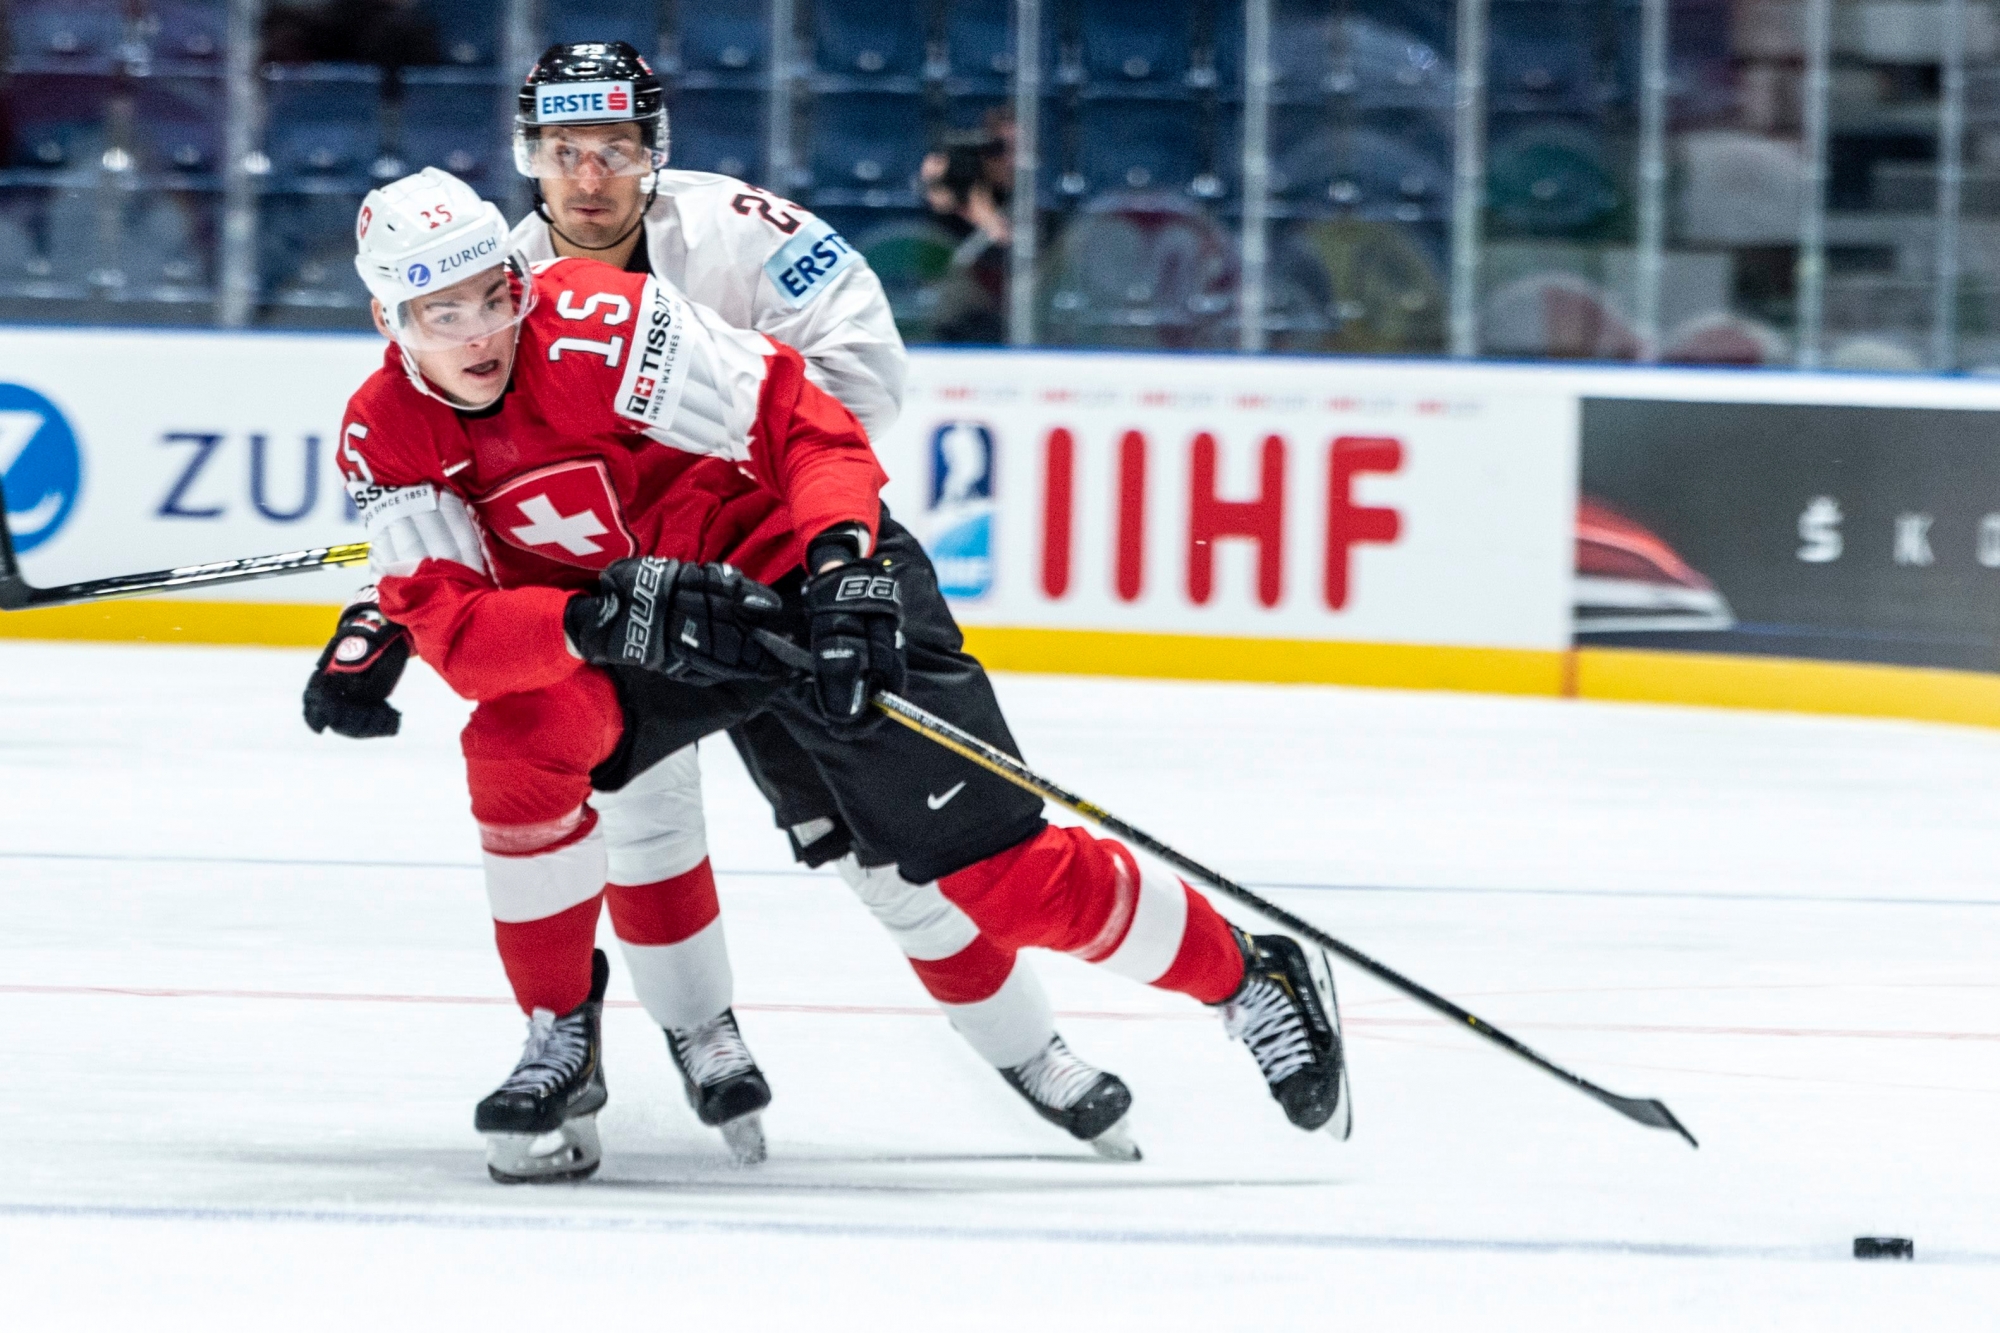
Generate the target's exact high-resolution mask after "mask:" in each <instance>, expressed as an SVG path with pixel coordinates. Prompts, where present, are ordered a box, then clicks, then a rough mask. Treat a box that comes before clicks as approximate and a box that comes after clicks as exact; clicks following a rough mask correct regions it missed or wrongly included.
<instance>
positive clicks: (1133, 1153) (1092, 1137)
mask: <svg viewBox="0 0 2000 1333" xmlns="http://www.w3.org/2000/svg"><path fill="white" fill-rule="evenodd" d="M1000 1077H1001V1078H1004V1079H1006V1080H1007V1085H1008V1086H1009V1087H1011V1088H1013V1089H1014V1091H1016V1092H1018V1093H1020V1094H1021V1095H1022V1096H1023V1097H1025V1098H1027V1099H1028V1105H1030V1106H1032V1107H1034V1108H1035V1114H1037V1115H1039V1116H1041V1117H1042V1119H1044V1120H1046V1121H1048V1122H1049V1123H1050V1124H1052V1125H1055V1126H1056V1127H1058V1128H1059V1129H1062V1130H1063V1131H1065V1132H1066V1133H1068V1134H1069V1135H1070V1136H1071V1137H1073V1138H1077V1139H1081V1140H1083V1141H1084V1142H1085V1143H1088V1144H1089V1145H1090V1146H1091V1149H1092V1151H1094V1152H1096V1153H1097V1155H1098V1156H1100V1157H1109V1158H1110V1159H1111V1160H1113V1161H1115V1162H1136V1161H1138V1160H1139V1145H1138V1144H1136V1143H1134V1142H1133V1141H1132V1134H1131V1130H1130V1129H1129V1128H1128V1127H1127V1125H1126V1123H1125V1113H1126V1112H1127V1111H1129V1110H1130V1109H1132V1092H1131V1090H1130V1089H1129V1088H1127V1087H1126V1086H1125V1083H1124V1080H1122V1079H1120V1078H1119V1077H1118V1075H1116V1074H1109V1073H1106V1072H1105V1071H1104V1070H1102V1069H1099V1068H1097V1067H1096V1066H1095V1065H1092V1064H1090V1063H1088V1062H1087V1061H1084V1060H1080V1059H1078V1058H1077V1057H1076V1056H1074V1055H1072V1054H1071V1053H1070V1049H1069V1047H1068V1046H1065V1045H1064V1044H1063V1039H1062V1038H1061V1037H1050V1038H1049V1044H1048V1045H1047V1046H1044V1047H1043V1048H1042V1049H1041V1051H1040V1053H1038V1054H1037V1055H1036V1056H1035V1058H1034V1059H1032V1060H1030V1061H1028V1062H1027V1063H1026V1064H1021V1065H1015V1066H1014V1067H1013V1068H1012V1069H1003V1070H1001V1071H1000Z"/></svg>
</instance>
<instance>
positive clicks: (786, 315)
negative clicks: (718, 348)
mask: <svg viewBox="0 0 2000 1333" xmlns="http://www.w3.org/2000/svg"><path fill="white" fill-rule="evenodd" d="M645 227H646V254H647V259H648V261H649V263H650V265H651V267H652V271H653V273H654V274H655V275H656V276H658V277H659V278H661V279H663V280H664V281H665V282H667V283H669V284H671V285H672V286H673V287H675V288H677V289H679V291H680V292H681V293H682V294H683V295H685V296H686V297H687V299H689V300H690V301H693V302H694V303H695V304H696V305H698V306H706V307H707V308H708V309H709V310H711V311H713V312H714V313H715V314H716V315H718V316H720V317H721V319H722V320H723V321H724V322H726V323H728V324H732V325H734V326H735V327H737V328H740V329H755V330H757V331H758V332H760V333H765V334H768V335H770V336H771V337H772V338H775V339H777V340H778V341H780V342H783V343H786V344H789V345H790V346H792V347H795V348H797V349H798V351H799V354H800V355H801V356H803V357H804V358H805V361H806V374H807V376H808V378H810V379H811V380H812V381H813V382H814V383H815V384H817V385H819V387H821V388H822V389H825V390H826V391H827V392H828V393H831V394H832V395H833V396H834V397H836V398H838V399H839V400H840V401H841V402H842V403H843V404H844V405H845V406H846V407H847V409H848V410H849V411H851V412H853V413H854V415H855V416H856V417H858V418H859V419H860V420H861V424H862V425H863V426H864V427H865V428H867V430H868V432H869V434H870V436H871V437H872V436H878V435H879V434H880V432H882V431H884V430H886V429H888V427H889V426H890V425H891V424H892V423H893V422H894V421H895V419H896V415H897V412H898V411H899V410H900V408H901V405H902V397H903V377H904V373H905V370H906V366H907V362H908V356H907V354H906V353H905V352H904V350H903V340H902V338H901V336H900V335H899V334H898V333H897V331H896V321H895V317H894V315H893V314H892V313H891V312H890V310H889V299H888V295H887V293H885V292H884V291H883V290H882V283H881V281H880V280H879V279H878V278H877V277H876V276H875V274H874V271H873V270H871V269H870V268H869V267H868V264H867V261H866V260H864V259H862V258H861V256H860V254H859V253H858V252H857V251H856V250H855V249H854V248H853V246H851V245H850V244H849V243H848V241H847V239H846V238H845V237H843V236H842V235H841V234H840V233H839V232H838V231H836V230H835V229H834V228H833V227H832V226H830V225H829V224H828V223H827V222H826V221H825V220H824V219H822V218H820V217H818V216H816V215H815V214H813V213H812V212H810V211H808V210H806V209H803V208H800V207H798V206H797V205H795V204H792V203H789V202H788V201H786V200H783V199H780V198H778V197H777V196H775V195H772V194H768V193H766V192H764V191H762V190H759V189H757V188H755V187H754V186H751V185H749V184H747V183H746V182H744V181H740V180H737V179H736V178H735V177H733V176H720V175H716V174H714V173H712V172H706V171H663V172H661V173H660V179H659V196H658V198H656V199H655V200H654V201H653V206H652V208H651V209H649V210H648V211H647V214H646V220H645ZM514 242H515V244H516V246H518V247H519V248H520V249H521V251H522V252H523V253H524V254H525V255H526V256H527V258H529V259H530V260H538V259H546V258H549V257H550V256H552V255H554V254H555V248H554V244H553V241H552V240H551V238H550V235H549V224H548V223H547V222H546V221H545V220H544V219H543V218H542V217H541V216H540V215H539V214H530V215H529V216H528V217H527V218H525V219H523V220H522V222H521V224H520V225H519V226H518V227H516V228H515V229H514Z"/></svg>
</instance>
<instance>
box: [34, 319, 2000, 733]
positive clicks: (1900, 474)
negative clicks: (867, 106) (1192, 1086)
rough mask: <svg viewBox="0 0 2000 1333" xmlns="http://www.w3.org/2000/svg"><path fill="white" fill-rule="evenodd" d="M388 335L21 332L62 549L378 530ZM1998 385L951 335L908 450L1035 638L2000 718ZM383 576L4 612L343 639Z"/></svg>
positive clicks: (945, 566)
mask: <svg viewBox="0 0 2000 1333" xmlns="http://www.w3.org/2000/svg"><path fill="white" fill-rule="evenodd" d="M382 347H383V344H382V343H381V342H379V341H378V340H376V339H374V338H362V337H353V336H347V335H275V334H267V335H258V334H247V335H246V334H234V335H232V334H219V333H200V332H159V331H118V330H40V329H36V330H27V329H11V330H0V471H4V474H5V478H6V487H7V505H8V510H9V523H10V527H11V528H12V530H13V532H14V534H15V540H16V544H17V547H18V548H19V549H20V551H21V563H22V565H23V568H24V570H25V572H26V573H27V575H28V577H29V578H30V579H31V580H32V581H33V582H35V583H37V584H51V583H58V582H67V581H72V580H77V579H84V578H92V577H99V576H103V575H109V574H117V573H128V572H133V571H137V570H142V569H154V568H161V567H166V566H173V565H181V564H188V563H194V562H198V561H203V560H213V559H223V558H229V557H236V556H245V555H253V554H265V553H270V552H276V551H282V550H292V549H298V548H303V547H310V546H318V545H324V544H328V543H332V542H339V541H352V540H356V539H358V538H359V537H360V536H361V535H362V533H361V528H360V525H359V523H358V522H357V521H356V519H355V517H354V514H353V511H352V508H351V506H349V505H348V503H347V501H346V497H345V495H344V494H343V492H342V490H341V488H340V480H339V475H338V473H337V471H336V470H335V467H334V462H333V449H334V446H335V443H336V440H337V435H338V430H339V422H340V414H341V410H342V407H343V405H344V403H345V401H346V398H347V395H348V394H349V393H350V392H351V391H352V389H353V388H354V387H355V386H356V385H358V384H359V382H360V381H361V380H362V379H363V378H365V376H366V375H367V374H368V373H370V372H371V371H372V370H373V369H374V368H375V367H376V366H378V365H380V364H381V363H382V362H381V358H382ZM1997 409H2000V385H1989V384H1985V383H1982V382H1978V381H1966V380H1937V379H1918V378H1905V377H1879V376H1833V375H1793V374H1778V373H1769V372H1690V371H1646V370H1637V369H1630V368H1600V367H1583V368H1567V367H1546V366H1509V365H1497V364H1486V363H1482V364H1476V365H1460V364H1452V363H1447V362H1439V361H1373V360H1353V359H1341V360H1334V359H1319V358H1275V357H1274V358H1241V357H1224V356H1166V355H1139V354H1108V353H1056V352H1045V351H1044V352H1020V353H1015V352H1006V351H992V350H982V351H944V350H935V349H924V350H919V351H917V352H914V353H913V354H912V356H911V366H910V378H909V383H908V386H907V393H906V397H905V403H904V410H903V413H902V416H901V419H900V420H899V421H898V423H897V425H896V426H895V427H894V428H893V430H891V431H890V432H888V433H887V434H886V435H885V437H884V438H883V439H880V440H878V441H876V447H877V450H878V452H879V454H880V455H881V457H882V461H883V464H884V466H885V468H886V470H887V471H888V473H889V474H890V478H891V481H890V485H889V488H888V490H887V492H886V499H887V501H888V503H889V505H890V507H891V509H892V510H893V512H894V513H895V514H896V515H897V516H898V517H899V518H900V519H901V520H902V521H903V522H904V523H906V524H907V525H909V526H910V527H912V528H913V529H915V530H916V531H917V533H918V535H919V536H920V537H922V538H923V540H924V542H925V544H926V546H927V548H928V549H929V550H930V551H931V554H932V557H933V560H934V562H935V564H936V566H937V569H938V572H939V578H940V582H941V583H942V584H943V585H944V588H945V591H946V593H947V595H949V596H950V597H951V598H952V600H953V603H954V605H955V608H956V610H957V613H958V615H959V618H960V619H961V621H962V622H963V623H964V624H965V625H966V626H967V628H968V633H969V637H970V638H971V641H972V642H973V644H974V646H975V648H976V649H977V650H979V651H980V652H981V653H982V654H983V655H984V656H985V657H986V658H987V659H988V660H989V661H990V662H992V663H993V664H994V665H996V666H999V667H1004V668H1009V669H1016V670H1047V671H1067V672H1078V673H1086V674H1108V675H1127V676H1177V677H1183V678H1212V679H1240V680H1274V681H1324V682H1344V683H1359V684H1377V685H1395V686H1405V687H1438V688H1458V689H1477V690H1491V691H1501V692H1510V693H1527V694H1549V695H1557V694H1573V695H1590V696H1597V697H1614V698H1652V699H1677V700H1685V701H1689V702H1701V703H1717V704H1737V705H1747V706H1753V707H1781V708H1798V709H1806V710H1812V711H1840V712H1868V713H1889V714H1896V715H1902V716H1916V717H1936V718H1945V719H1951V720H1961V721H1981V722H1989V723H2000V680H1996V679H1995V678H1994V677H1992V676H1989V675H1987V674H1986V673H1985V668H1988V667H1989V666H1995V665H2000V652H1996V651H1995V650H1994V645H1995V644H1996V643H2000V597H1995V596H1994V588H1995V586H1996V581H2000V448H1995V447H1994V446H1995V444H1996V443H2000V439H1996V437H1995V432H1994V430H1993V429H1992V427H1993V426H1994V425H2000V418H1995V417H1993V416H1991V415H1990V414H1991V413H1993V412H1994V411H1995V410H1997ZM1580 501H1582V504H1581V507H1580V504H1579V502H1580ZM1607 515H1608V517H1607ZM361 581H362V580H361V579H360V578H358V577H356V576H355V575H353V574H350V573H342V572H330V573H321V574H314V575H306V576H298V577H293V578H288V579H281V580H273V581H269V582H265V583H260V584H251V585H243V586H239V587H236V588H231V589H225V590H218V591H217V592H216V593H213V594H211V595H209V596H207V597H204V598H201V599H199V600H194V599H186V600H175V601H163V600H154V601H146V602H130V603H122V604H114V605H105V606H98V607H89V608H78V609H71V610H60V611H50V612H40V613H33V614H17V615H9V616H6V617H0V635H15V636H25V637H52V638H70V637H73V638H124V639H130V638H146V639H182V640H187V641H198V642H236V643H288V644H313V643H317V642H319V641H321V640H322V639H323V637H324V634H325V632H326V629H327V627H328V625H329V623H330V620H331V610H332V608H333V607H335V606H336V605H337V604H338V603H339V602H340V600H341V599H342V598H343V597H344V596H345V595H346V594H347V593H348V592H349V591H350V590H351V589H352V588H353V587H354V586H355V585H357V584H358V583H359V582H361Z"/></svg>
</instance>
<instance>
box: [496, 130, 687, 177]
mask: <svg viewBox="0 0 2000 1333" xmlns="http://www.w3.org/2000/svg"><path fill="white" fill-rule="evenodd" d="M647 137H648V136H647V134H646V132H645V130H644V128H642V127H641V125H640V124H639V123H638V122H637V121H627V122H624V123H621V124H617V125H538V126H524V127H522V128H520V129H518V130H516V131H515V132H514V167H515V169H516V170H518V171H519V172H520V173H521V174H522V175H523V176H532V177H534V178H535V179H536V180H549V179H551V178H561V179H566V180H578V179H599V180H601V179H604V178H606V177H611V176H647V175H651V174H652V173H653V172H655V171H658V170H659V169H660V168H662V167H664V166H666V164H667V155H666V154H665V153H660V152H655V151H654V150H653V149H652V147H651V146H649V145H648V144H647V142H646V139H647Z"/></svg>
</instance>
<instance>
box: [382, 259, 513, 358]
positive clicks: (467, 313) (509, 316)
mask: <svg viewBox="0 0 2000 1333" xmlns="http://www.w3.org/2000/svg"><path fill="white" fill-rule="evenodd" d="M534 308H535V277H534V274H532V273H530V272H529V271H528V266H527V262H526V261H525V260H523V259H522V258H521V257H520V256H519V255H509V256H508V257H507V261H506V262H505V263H503V264H498V265H495V266H494V267H492V268H487V269H481V270H480V271H479V272H477V273H475V274H473V275H472V276H471V277H469V278H465V279H463V280H461V281H459V282H455V283H453V284H452V285H451V286H449V287H440V288H439V289H438V290H436V291H434V292H425V293H424V294H423V295H422V296H414V297H411V298H410V299H409V300H407V301H405V302H403V303H402V304H401V305H400V306H398V307H396V318H395V331H396V341H397V342H399V343H401V344H403V346H405V347H407V348H409V349H410V350H412V351H417V352H439V351H444V350H445V349H447V348H452V347H463V346H465V345H466V344H468V343H476V342H479V341H482V340H483V339H487V338H493V337H497V336H499V335H501V334H504V333H507V332H509V331H511V330H512V329H513V328H514V327H515V326H516V325H517V324H519V323H520V322H521V321H522V320H524V319H526V318H527V317H528V312H529V311H531V310H533V309H534Z"/></svg>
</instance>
